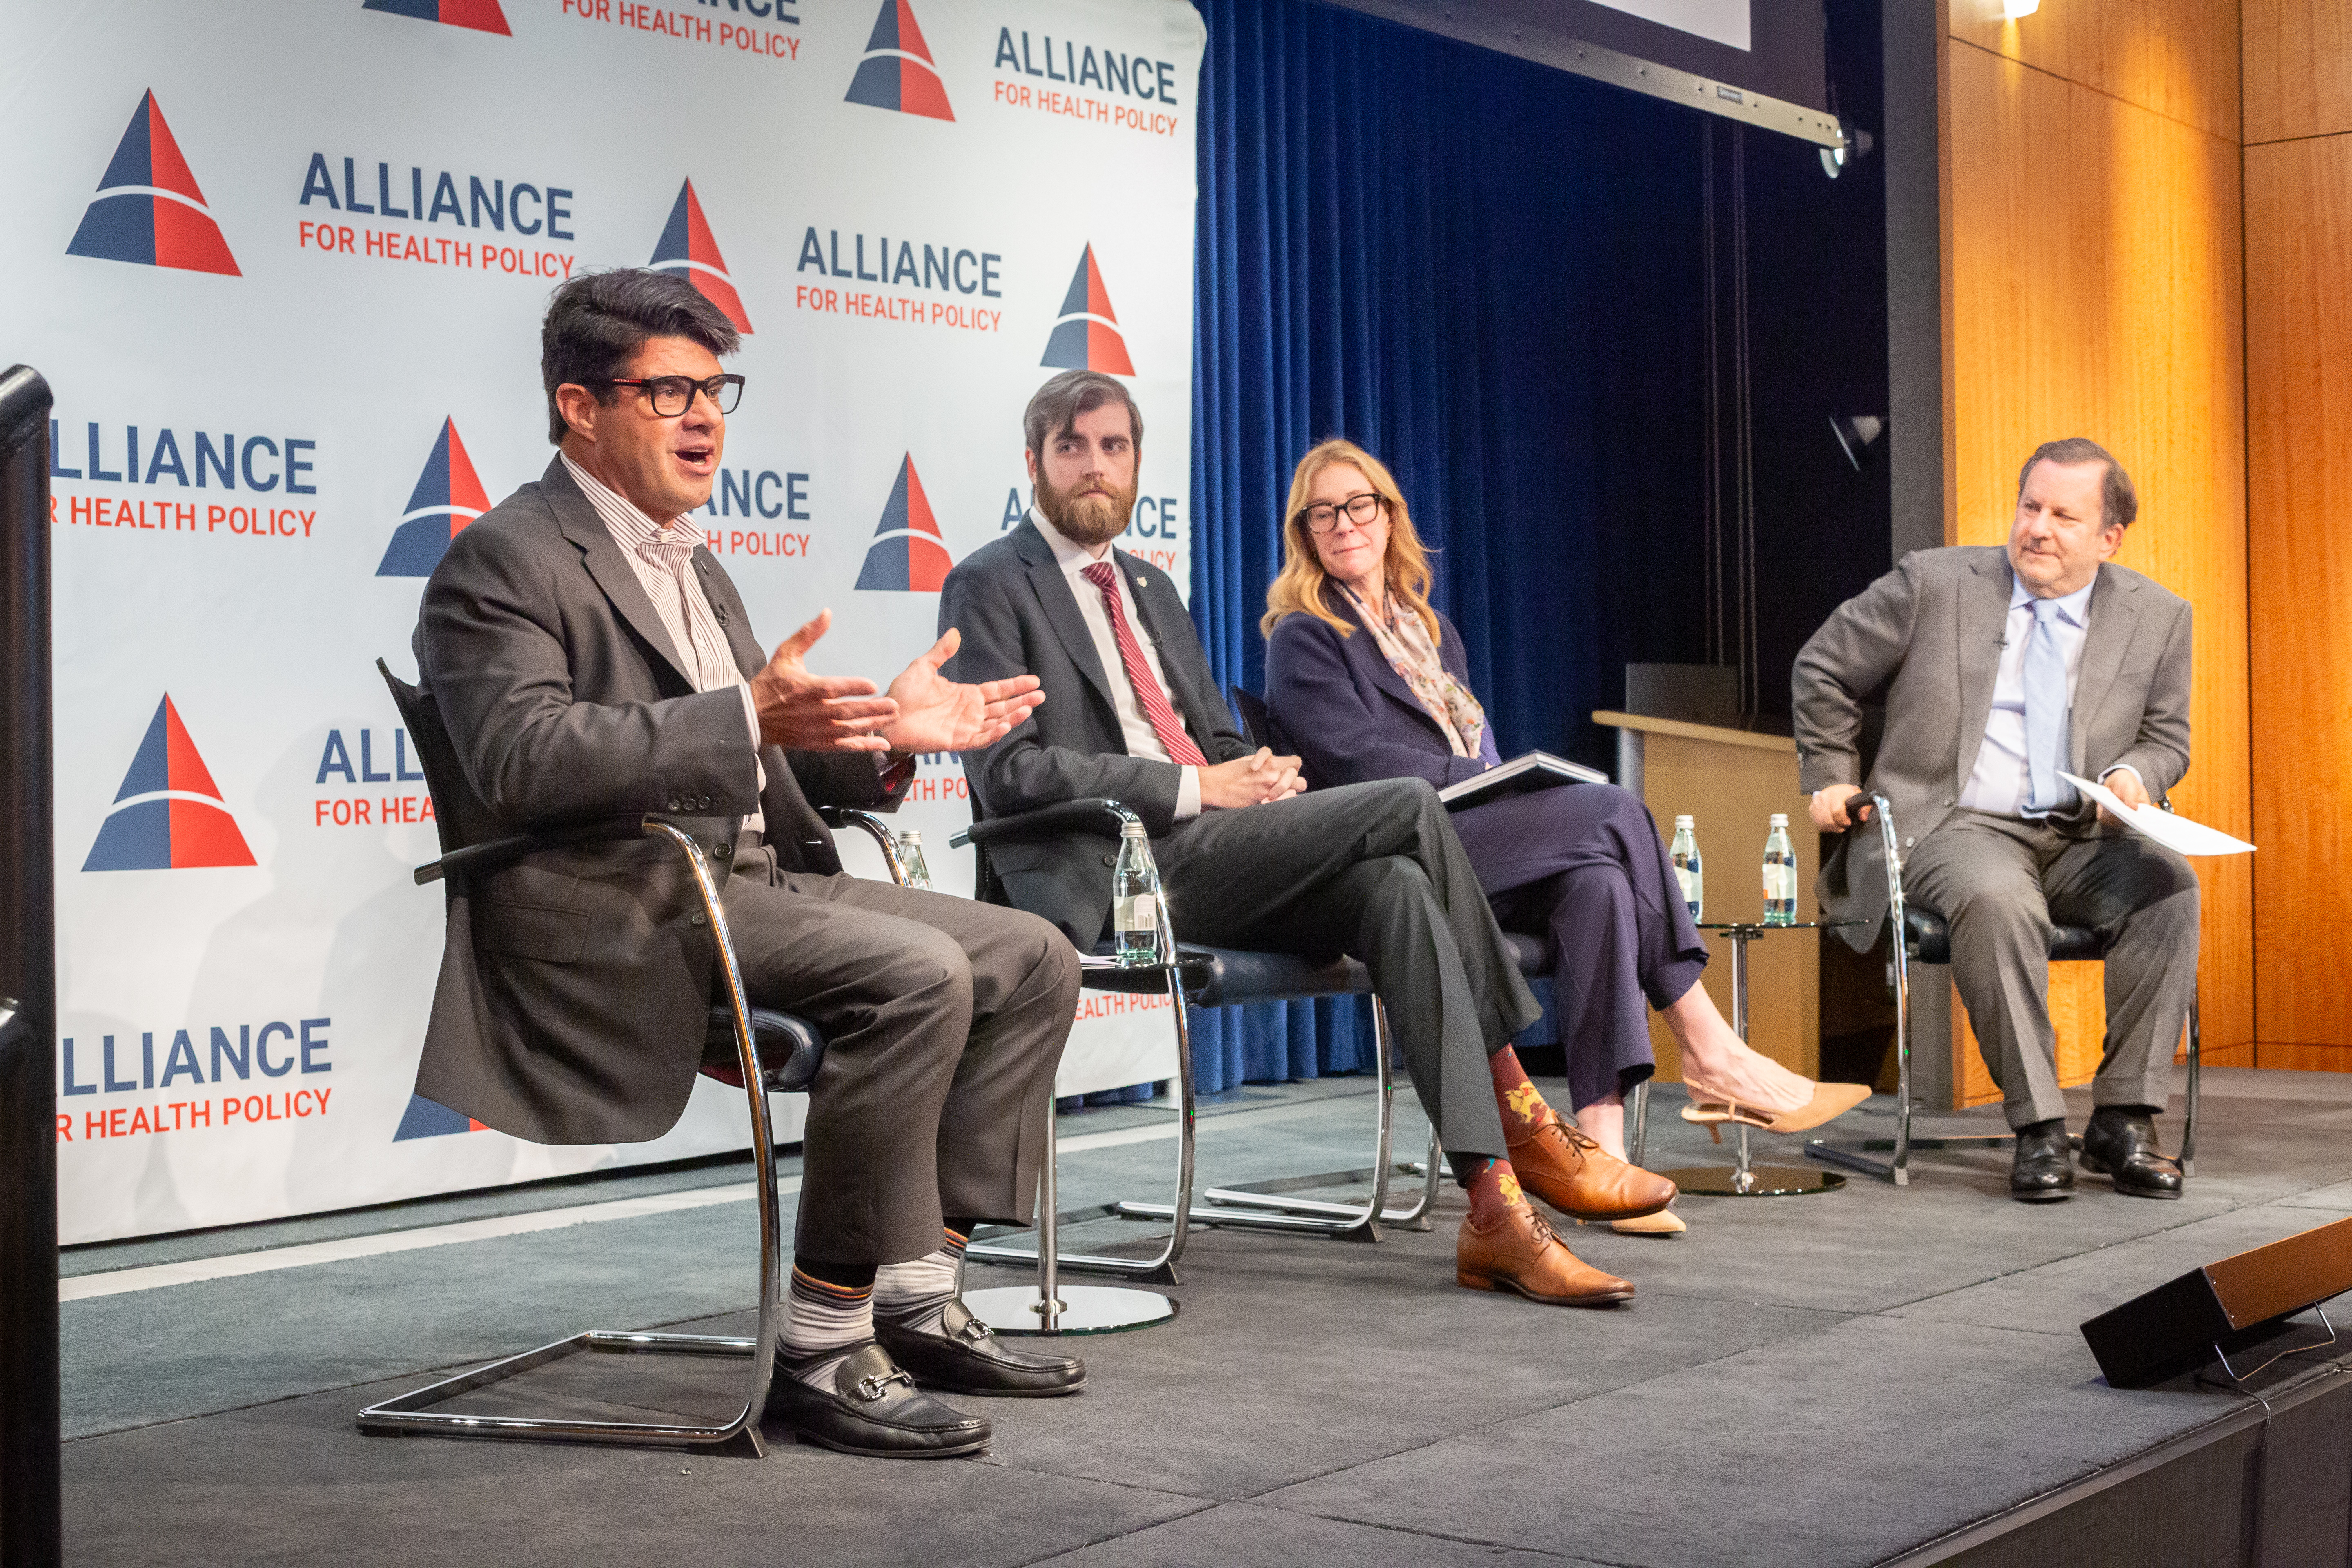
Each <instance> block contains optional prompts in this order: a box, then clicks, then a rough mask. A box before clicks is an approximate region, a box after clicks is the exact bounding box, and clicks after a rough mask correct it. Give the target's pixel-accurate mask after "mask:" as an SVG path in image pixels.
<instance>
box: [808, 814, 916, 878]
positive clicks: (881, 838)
mask: <svg viewBox="0 0 2352 1568" xmlns="http://www.w3.org/2000/svg"><path fill="white" fill-rule="evenodd" d="M816 814H817V816H819V817H820V818H821V819H823V821H824V825H825V826H827V827H830V828H834V829H835V830H836V831H838V830H840V829H843V828H849V827H855V828H856V829H857V830H858V831H860V832H862V833H864V834H865V835H866V837H868V838H871V839H873V840H874V847H876V848H877V849H879V850H881V851H882V864H883V865H884V866H886V867H887V868H889V871H890V880H892V881H893V882H896V883H898V886H900V887H902V888H903V887H905V886H906V885H907V868H906V867H904V866H902V865H900V864H899V862H898V835H897V834H895V833H893V832H891V831H890V829H889V827H888V826H887V825H885V824H884V822H883V820H882V819H881V818H880V817H878V816H875V815H874V814H873V813H872V812H870V811H859V810H857V809H856V807H854V806H846V805H820V806H818V807H817V808H816Z"/></svg>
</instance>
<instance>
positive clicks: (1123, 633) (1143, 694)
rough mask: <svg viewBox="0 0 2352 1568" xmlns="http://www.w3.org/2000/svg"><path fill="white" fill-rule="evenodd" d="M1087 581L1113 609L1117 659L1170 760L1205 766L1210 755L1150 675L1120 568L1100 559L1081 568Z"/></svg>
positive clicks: (1112, 634)
mask: <svg viewBox="0 0 2352 1568" xmlns="http://www.w3.org/2000/svg"><path fill="white" fill-rule="evenodd" d="M1079 571H1080V572H1082V573H1083V574H1085V576H1086V579H1087V582H1089V583H1092V584H1094V585H1095V586H1096V587H1097V588H1100V589H1101V590H1102V596H1103V608H1104V609H1106V610H1108V612H1109V613H1110V630H1111V636H1113V637H1116V638H1117V639H1118V661H1119V663H1121V664H1123V665H1125V666H1126V667H1127V683H1128V684H1129V686H1131V687H1133V688H1135V700H1136V701H1137V702H1139V703H1140V704H1141V705H1142V707H1143V716H1144V717H1145V718H1146V719H1149V720H1150V721H1151V732H1152V733H1153V734H1155V735H1157V736H1159V737H1160V744H1161V745H1162V746H1164V747H1166V748H1167V751H1168V760H1169V761H1170V762H1171V763H1180V764H1181V765H1182V766H1185V767H1188V768H1205V767H1207V766H1208V765H1209V759H1208V758H1206V757H1204V756H1202V754H1201V748H1200V747H1198V746H1196V745H1194V744H1193V743H1192V736H1190V735H1188V734H1186V733H1185V732H1184V723H1183V721H1182V720H1181V719H1179V718H1177V717H1176V710H1175V709H1173V708H1171V707H1170V706H1169V703H1168V694H1167V693H1166V692H1164V691H1162V690H1160V682H1159V681H1157V680H1155V679H1152V677H1151V666H1150V664H1148V663H1146V662H1145V660H1144V658H1143V645H1142V644H1141V643H1139V642H1137V641H1136V640H1135V632H1134V629H1133V628H1132V627H1130V626H1129V625H1128V624H1127V605H1126V603H1125V602H1124V601H1123V600H1121V599H1120V597H1119V593H1118V567H1116V566H1114V565H1112V564H1111V563H1109V562H1108V561H1097V562H1096V563H1094V564H1093V565H1091V566H1082V567H1080V568H1079Z"/></svg>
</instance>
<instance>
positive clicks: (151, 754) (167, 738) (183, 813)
mask: <svg viewBox="0 0 2352 1568" xmlns="http://www.w3.org/2000/svg"><path fill="white" fill-rule="evenodd" d="M252 864H253V851H252V850H250V849H248V848H247V847H246V844H245V835H244V834H242V833H240V832H238V831H237V826H236V818H235V817H233V816H230V815H229V814H228V807H227V806H226V805H223V804H222V803H221V793H220V786H219V785H218V784H215V783H213V775H212V773H210V772H209V771H208V770H207V769H206V768H205V760H204V758H202V757H200V756H198V755H197V754H196V743H195V742H194V741H192V740H190V739H188V727H187V726H186V725H184V724H183V723H181V722H180V710H179V709H177V708H176V707H174V706H173V703H172V696H171V693H169V692H165V693H164V694H163V701H162V702H160V703H158V704H157V705H156V707H155V719H154V722H152V723H151V724H149V725H148V726H147V738H146V739H145V740H143V741H142V742H139V754H138V755H137V756H135V757H133V758H131V771H130V772H129V773H125V774H123V775H122V787H121V789H119V790H117V791H115V793H114V807H113V809H112V810H111V811H110V812H108V813H107V816H106V822H105V825H104V826H101V827H100V828H99V830H98V842H97V843H95V844H93V845H91V846H90V847H89V859H87V860H84V861H83V862H82V863H81V868H82V869H83V870H85V871H185V870H189V869H191V868H194V867H198V866H250V865H252Z"/></svg>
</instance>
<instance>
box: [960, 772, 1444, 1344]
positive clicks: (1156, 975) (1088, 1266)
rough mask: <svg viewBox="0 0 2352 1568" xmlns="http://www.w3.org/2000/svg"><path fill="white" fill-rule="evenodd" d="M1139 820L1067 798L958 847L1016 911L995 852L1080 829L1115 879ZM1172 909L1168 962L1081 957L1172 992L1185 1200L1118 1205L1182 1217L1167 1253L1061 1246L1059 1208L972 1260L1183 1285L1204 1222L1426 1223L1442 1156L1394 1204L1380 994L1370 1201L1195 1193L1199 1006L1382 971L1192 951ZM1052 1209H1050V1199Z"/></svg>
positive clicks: (1130, 1214) (1306, 1229)
mask: <svg viewBox="0 0 2352 1568" xmlns="http://www.w3.org/2000/svg"><path fill="white" fill-rule="evenodd" d="M975 804H976V803H975ZM1137 820H1139V818H1138V817H1137V816H1135V814H1134V813H1133V812H1131V811H1129V809H1128V808H1127V807H1126V806H1124V805H1120V804H1119V803H1118V802H1117V801H1115V800H1108V799H1100V798H1091V799H1086V800H1073V801H1064V802H1062V803H1061V804H1059V805H1050V806H1047V807H1045V808H1044V809H1043V810H1040V811H1033V812H1026V813H1024V814H1022V815H1021V816H1007V817H997V818H992V819H985V820H978V821H975V822H974V823H973V824H972V825H971V826H970V827H968V828H965V829H963V830H962V831H961V832H959V833H958V834H956V835H955V837H953V838H952V839H950V843H951V844H953V845H955V846H956V847H963V846H964V845H967V844H969V845H971V847H973V849H974V850H975V851H976V852H977V853H976V857H975V861H976V863H975V866H974V870H973V880H974V883H975V887H974V896H975V897H977V898H979V899H980V900H982V902H984V903H993V904H1003V905H1008V906H1010V905H1011V904H1012V900H1011V897H1010V896H1009V894H1008V893H1007V891H1006V889H1005V887H1004V884H1003V881H1002V880H1001V879H999V878H998V876H997V874H996V869H995V866H994V863H993V861H992V858H991V856H992V851H1001V850H1002V849H1003V848H1005V847H1008V846H1013V845H1022V844H1035V843H1040V842H1046V841H1057V840H1062V839H1066V838H1068V837H1071V836H1073V835H1087V836H1091V837H1098V838H1100V839H1102V840H1103V842H1104V846H1105V853H1104V855H1103V875H1104V877H1105V878H1106V879H1107V878H1108V877H1109V875H1110V868H1111V864H1112V861H1113V858H1114V856H1113V853H1112V851H1114V850H1115V849H1116V847H1117V846H1118V837H1119V829H1120V828H1121V827H1122V826H1125V825H1126V824H1127V823H1129V822H1133V821H1137ZM1168 913H1169V915H1170V919H1169V920H1167V921H1164V922H1163V925H1162V932H1161V942H1162V944H1163V953H1162V962H1161V963H1158V964H1153V965H1149V966H1145V967H1139V968H1133V969H1123V968H1121V967H1120V966H1119V963H1118V959H1117V958H1115V957H1113V956H1110V955H1109V954H1107V953H1086V954H1081V955H1080V963H1081V965H1082V969H1083V973H1082V976H1081V981H1080V983H1081V984H1083V985H1084V986H1086V987H1087V989H1089V990H1095V991H1115V992H1123V993H1127V994H1152V993H1160V992H1164V993H1165V994H1166V995H1167V997H1168V1000H1169V1006H1170V1011H1171V1015H1172V1018H1173V1022H1174V1026H1175V1031H1176V1082H1177V1114H1178V1118H1179V1121H1178V1124H1177V1125H1178V1131H1177V1165H1176V1190H1175V1194H1174V1200H1173V1201H1172V1202H1171V1203H1165V1204H1160V1203H1122V1204H1120V1205H1117V1206H1118V1213H1119V1214H1120V1215H1122V1216H1124V1217H1127V1218H1132V1219H1164V1220H1167V1221H1169V1222H1170V1230H1169V1233H1168V1236H1167V1237H1166V1239H1165V1242H1164V1244H1163V1245H1162V1246H1161V1247H1160V1253H1159V1255H1158V1256H1157V1257H1155V1258H1112V1257H1105V1256H1096V1255H1088V1254H1083V1253H1077V1254H1073V1253H1065V1252H1059V1251H1058V1250H1057V1249H1056V1247H1055V1242H1054V1240H1053V1236H1052V1231H1053V1223H1052V1222H1053V1219H1054V1216H1053V1215H1051V1214H1050V1212H1041V1214H1040V1215H1039V1226H1038V1236H1039V1242H1040V1251H1039V1252H1037V1253H1032V1252H1028V1251H1026V1250H1023V1249H1020V1248H1016V1247H1007V1246H1004V1245H1002V1244H1000V1243H996V1242H993V1241H990V1242H979V1243H975V1244H974V1245H973V1246H972V1247H971V1248H970V1249H969V1250H968V1251H967V1252H966V1254H965V1256H966V1257H968V1258H984V1259H988V1260H992V1261H996V1262H1005V1263H1037V1264H1039V1266H1040V1269H1041V1274H1042V1273H1043V1272H1044V1271H1045V1269H1046V1268H1047V1267H1048V1263H1047V1260H1048V1259H1050V1260H1051V1263H1052V1265H1054V1266H1058V1267H1059V1268H1071V1269H1078V1270H1085V1271H1089V1272H1095V1273H1103V1274H1116V1275H1121V1276H1124V1277H1126V1278H1129V1279H1143V1280H1150V1281H1156V1282H1160V1283H1163V1284H1171V1285H1172V1284H1175V1283H1178V1279H1177V1273H1176V1266H1177V1263H1178V1262H1179V1260H1180V1259H1181V1258H1182V1257H1183V1255H1184V1243H1185V1239H1186V1237H1188V1235H1189V1234H1190V1232H1191V1230H1192V1226H1194V1225H1212V1226H1233V1227H1237V1228H1246V1229H1256V1230H1285V1231H1293V1232H1302V1233H1305V1234H1307V1235H1316V1236H1328V1237H1335V1238H1337V1239H1339V1240H1343V1241H1378V1240H1379V1239H1380V1236H1381V1226H1383V1225H1392V1226H1414V1227H1420V1228H1426V1226H1427V1225H1428V1215H1429V1210H1430V1207H1431V1205H1432V1203H1433V1201H1434V1198H1435V1195H1436V1188H1437V1162H1436V1161H1435V1160H1434V1159H1432V1160H1430V1161H1429V1162H1427V1163H1426V1166H1425V1168H1424V1169H1423V1171H1422V1172H1420V1174H1421V1175H1422V1177H1423V1190H1422V1192H1421V1194H1420V1195H1419V1196H1418V1197H1417V1198H1416V1199H1415V1200H1414V1201H1413V1202H1412V1204H1411V1205H1408V1206H1405V1207H1402V1208H1391V1207H1390V1206H1389V1203H1388V1192H1389V1183H1390V1179H1391V1173H1392V1170H1391V1164H1390V1136H1391V1115H1392V1111H1393V1107H1392V1104H1391V1101H1392V1099H1393V1096H1394V1093H1395V1087H1396V1086H1395V1080H1394V1078H1393V1076H1392V1074H1391V1067H1390V1055H1391V1052H1390V1042H1389V1025H1388V1013H1387V1010H1386V1009H1385V1008H1383V1007H1382V1006H1381V1003H1380V999H1379V998H1378V997H1377V996H1375V997H1373V999H1372V1036H1373V1057H1374V1058H1375V1068H1374V1071H1375V1074H1376V1081H1377V1084H1378V1089H1377V1092H1376V1093H1375V1095H1374V1101H1375V1105H1374V1115H1375V1123H1374V1130H1373V1160H1372V1191H1371V1195H1370V1199H1369V1200H1368V1201H1367V1202H1365V1203H1363V1204H1361V1205H1349V1204H1328V1203H1317V1202H1313V1201H1310V1200H1307V1199H1300V1198H1286V1197H1275V1196H1268V1195H1266V1194H1258V1193H1248V1192H1239V1191H1234V1190H1229V1189H1224V1188H1211V1189H1210V1190H1209V1191H1207V1192H1205V1193H1203V1194H1200V1198H1201V1200H1202V1201H1196V1200H1195V1198H1194V1195H1193V1192H1192V1168H1193V1136H1194V1090H1193V1077H1192V1034H1191V1026H1190V1022H1189V1017H1188V1009H1190V1008H1192V1007H1196V1006H1197V1007H1221V1006H1225V1005H1231V1004H1234V1003H1241V1002H1286V1001H1296V1000H1299V999H1303V998H1306V997H1311V996H1342V995H1349V994H1368V993H1370V990H1371V976H1370V974H1369V973H1366V971H1365V969H1364V966H1363V965H1362V964H1360V963H1357V962H1356V961H1355V960H1354V959H1351V958H1344V957H1342V958H1333V959H1327V960H1321V961H1318V960H1315V959H1307V958H1297V957H1293V956H1292V955H1290V954H1287V953H1276V952H1242V951H1237V950H1234V949H1228V948H1209V947H1180V946H1178V945H1177V943H1176V941H1175V936H1174V932H1173V931H1172V929H1171V928H1172V927H1173V925H1174V924H1175V921H1177V920H1181V911H1178V910H1169V911H1168ZM1171 953H1172V957H1171ZM1047 1115H1048V1116H1049V1117H1050V1116H1051V1115H1052V1109H1051V1105H1050V1103H1049V1105H1048V1108H1047ZM1049 1134H1050V1129H1049ZM1053 1146H1054V1145H1053V1140H1052V1138H1051V1136H1050V1135H1049V1136H1048V1138H1047V1140H1046V1148H1047V1150H1048V1151H1049V1152H1050V1151H1051V1150H1052V1148H1053ZM1043 1206H1044V1207H1045V1209H1047V1210H1050V1200H1049V1201H1048V1203H1047V1205H1043ZM1045 1297H1046V1299H1048V1300H1050V1299H1052V1290H1051V1289H1050V1286H1047V1287H1046V1288H1045ZM999 1326H1000V1327H1001V1326H1002V1325H999Z"/></svg>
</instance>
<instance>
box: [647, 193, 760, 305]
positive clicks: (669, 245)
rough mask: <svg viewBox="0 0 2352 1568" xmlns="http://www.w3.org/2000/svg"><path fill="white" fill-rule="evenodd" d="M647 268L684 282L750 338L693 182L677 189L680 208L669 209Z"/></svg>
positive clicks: (741, 298)
mask: <svg viewBox="0 0 2352 1568" xmlns="http://www.w3.org/2000/svg"><path fill="white" fill-rule="evenodd" d="M646 265H647V266H648V267H651V268H654V269H655V270H656V271H657V272H667V273H671V274H674V275H675V276H677V277H679V278H683V279H686V280H687V281H688V282H689V283H691V284H693V285H694V286H695V287H696V288H697V289H701V290H702V292H703V293H704V294H705V295H706V296H708V297H709V300H710V302H711V303H712V304H714V305H716V306H718V307H719V309H720V310H724V311H726V312H727V319H728V320H729V321H732V322H734V323H735V330H736V331H739V332H741V333H742V334H743V335H744V336H746V337H749V336H751V317H749V316H747V315H745V314H744V313H743V297H742V296H741V295H740V294H738V293H736V292H735V281H734V279H731V278H730V277H728V276H727V258H725V257H723V256H720V255H719V241H718V240H717V239H715V238H714V237H712V236H711V233H710V220H709V219H708V218H706V217H704V216H702V201H701V198H700V197H698V196H697V195H695V194H694V182H693V181H692V180H688V181H687V182H686V183H685V184H682V185H680V186H678V188H677V205H675V206H673V207H671V208H670V209H669V222H667V224H664V225H663V226H662V232H661V239H660V240H659V242H657V243H656V245H655V246H654V258H653V259H652V260H651V261H649V262H647V263H646Z"/></svg>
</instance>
